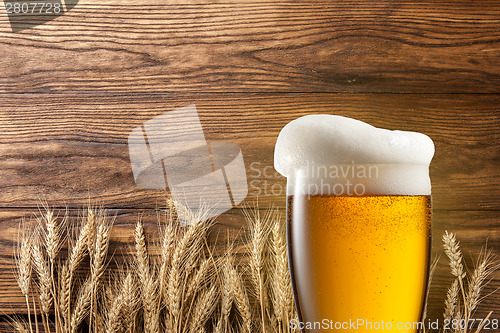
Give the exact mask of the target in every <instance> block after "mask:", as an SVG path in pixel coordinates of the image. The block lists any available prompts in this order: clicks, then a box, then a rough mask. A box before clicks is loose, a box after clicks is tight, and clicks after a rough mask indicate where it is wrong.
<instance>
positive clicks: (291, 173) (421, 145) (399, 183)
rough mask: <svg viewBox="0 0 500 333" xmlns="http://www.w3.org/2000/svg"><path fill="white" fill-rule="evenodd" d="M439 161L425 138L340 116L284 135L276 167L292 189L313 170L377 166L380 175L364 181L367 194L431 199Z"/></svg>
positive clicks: (302, 121)
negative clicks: (434, 163) (432, 173)
mask: <svg viewBox="0 0 500 333" xmlns="http://www.w3.org/2000/svg"><path fill="white" fill-rule="evenodd" d="M433 155H434V143H433V142H432V140H431V138H429V137H428V136H427V135H425V134H422V133H417V132H406V131H391V130H386V129H381V128H376V127H374V126H371V125H369V124H367V123H364V122H362V121H359V120H355V119H351V118H346V117H341V116H335V115H309V116H304V117H301V118H298V119H295V120H293V121H291V122H290V123H288V124H287V125H286V126H285V127H284V128H283V129H282V130H281V132H280V134H279V136H278V140H277V142H276V147H275V151H274V167H275V169H276V170H277V171H278V172H279V173H280V174H282V175H283V176H285V177H288V178H289V179H288V183H289V185H290V184H291V182H292V179H293V178H294V177H296V175H297V173H298V172H299V173H303V172H304V170H305V169H308V168H311V166H332V165H351V166H352V165H354V164H356V165H358V164H362V165H367V166H370V165H374V166H377V168H379V173H378V175H377V177H376V178H375V177H372V178H370V179H364V180H363V183H364V186H365V187H366V190H367V191H366V193H365V194H401V195H427V194H430V193H431V185H430V179H429V164H430V162H431V159H432V157H433ZM309 176H310V175H309ZM340 178H342V179H338V181H339V182H340V183H343V182H345V181H346V180H351V181H356V180H355V179H352V177H351V178H349V176H348V177H347V178H346V177H340ZM317 181H318V179H317V177H315V176H314V174H313V175H312V176H310V182H312V183H314V182H317ZM305 191H306V192H307V193H310V191H309V190H305ZM320 193H322V194H328V191H327V190H321V191H320ZM290 194H291V193H290Z"/></svg>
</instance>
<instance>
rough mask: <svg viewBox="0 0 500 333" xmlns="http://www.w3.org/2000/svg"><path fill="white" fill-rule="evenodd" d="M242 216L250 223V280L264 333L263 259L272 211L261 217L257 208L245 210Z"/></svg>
mask: <svg viewBox="0 0 500 333" xmlns="http://www.w3.org/2000/svg"><path fill="white" fill-rule="evenodd" d="M243 212H244V214H245V216H246V218H247V220H248V221H249V222H250V233H251V236H250V269H251V273H252V274H251V280H252V281H253V284H254V287H255V289H256V290H257V299H258V302H259V304H260V320H261V326H262V332H263V333H266V310H265V309H266V308H267V304H266V303H267V294H266V292H265V290H266V288H265V276H264V266H265V257H266V254H265V253H264V251H265V249H266V248H267V246H266V244H267V241H268V231H269V221H270V218H271V214H272V211H271V210H268V211H266V213H265V214H264V216H262V217H261V214H260V211H259V209H258V208H257V207H255V208H254V209H253V211H252V212H250V211H249V210H248V209H245V210H244V211H243Z"/></svg>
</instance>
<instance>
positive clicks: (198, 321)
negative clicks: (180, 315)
mask: <svg viewBox="0 0 500 333" xmlns="http://www.w3.org/2000/svg"><path fill="white" fill-rule="evenodd" d="M217 302H218V294H217V288H216V286H215V284H214V285H212V286H211V287H210V288H209V289H208V290H205V291H204V292H203V293H202V294H201V295H200V296H199V297H198V301H197V302H196V305H195V307H194V312H193V316H192V318H191V330H190V332H201V331H204V329H205V324H206V322H207V320H208V318H209V317H210V315H211V314H212V313H213V312H214V310H215V306H216V305H217Z"/></svg>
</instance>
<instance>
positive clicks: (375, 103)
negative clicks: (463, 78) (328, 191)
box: [0, 94, 500, 210]
mask: <svg viewBox="0 0 500 333" xmlns="http://www.w3.org/2000/svg"><path fill="white" fill-rule="evenodd" d="M193 103H194V104H196V105H197V108H198V113H199V116H200V119H201V123H202V127H203V129H204V131H205V137H206V139H207V140H208V141H209V142H210V141H229V142H234V143H236V144H238V145H239V146H240V148H241V150H242V154H243V158H244V162H245V166H246V171H247V179H248V181H249V196H248V199H247V200H254V199H255V198H256V197H257V196H259V197H260V199H259V200H260V202H261V204H270V203H273V204H275V205H281V206H283V205H284V202H285V200H284V196H285V188H286V187H285V184H286V183H285V179H284V178H283V177H281V176H280V175H278V174H277V173H276V172H274V169H273V151H274V144H275V140H276V137H277V135H278V133H279V131H280V130H281V128H282V127H283V126H284V125H285V124H286V123H288V122H289V121H291V120H292V119H295V118H297V117H299V116H301V115H305V114H313V113H332V114H340V115H344V116H349V117H354V118H357V119H360V120H363V121H367V122H368V123H371V124H373V125H375V126H380V127H385V128H389V129H402V130H413V131H420V132H423V133H425V134H427V135H429V136H430V137H431V138H432V139H433V140H434V142H435V145H436V155H435V157H434V160H433V163H432V164H431V178H432V184H433V196H434V208H435V209H452V210H465V209H470V210H498V209H499V207H500V206H499V202H498V200H497V198H498V197H499V194H500V193H499V188H500V187H499V185H500V184H499V178H498V175H499V168H498V148H497V146H498V140H499V137H500V136H499V134H500V133H499V131H500V129H499V125H500V120H499V118H498V116H497V115H498V112H499V111H500V107H499V105H500V96H498V95H435V94H433V95H419V94H416V95H407V94H405V95H398V94H396V95H392V94H389V95H387V94H383V95H378V94H349V95H346V94H340V95H339V94H296V95H282V94H278V95H247V94H236V95H235V94H229V95H222V94H221V95H188V96H178V95H176V96H169V95H149V96H129V95H127V96H121V95H118V96H92V97H79V96H73V97H68V96H65V97H58V96H53V95H35V96H29V95H21V96H19V95H9V96H0V128H2V132H0V188H1V189H2V191H0V207H12V206H15V207H36V206H37V205H38V203H39V200H40V198H43V199H45V200H47V201H48V203H49V204H53V205H56V206H59V205H63V206H65V205H68V206H70V207H76V206H81V205H85V204H86V203H87V202H88V198H89V197H92V198H94V199H95V200H97V201H98V202H99V203H102V204H103V205H105V206H108V207H114V208H133V207H137V208H155V207H157V206H158V205H162V204H163V202H164V193H163V192H162V191H157V190H145V189H141V188H139V187H138V186H137V185H135V183H134V177H133V175H132V170H131V166H130V159H129V153H128V146H127V137H128V135H129V133H130V132H131V131H132V130H133V129H134V128H135V127H137V126H140V125H141V124H142V123H143V122H145V121H147V120H149V119H151V118H154V117H155V116H157V115H160V114H163V113H165V112H167V111H170V110H173V109H175V108H178V107H181V106H185V105H189V104H193ZM185 126H190V124H186V125H185ZM273 186H274V187H273Z"/></svg>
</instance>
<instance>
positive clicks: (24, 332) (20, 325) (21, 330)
mask: <svg viewBox="0 0 500 333" xmlns="http://www.w3.org/2000/svg"><path fill="white" fill-rule="evenodd" d="M11 325H12V327H13V328H14V330H15V331H14V332H17V333H30V331H33V328H32V327H31V325H29V327H30V330H28V329H27V328H26V325H27V323H25V322H24V321H21V320H20V319H18V320H13V321H12V322H11Z"/></svg>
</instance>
